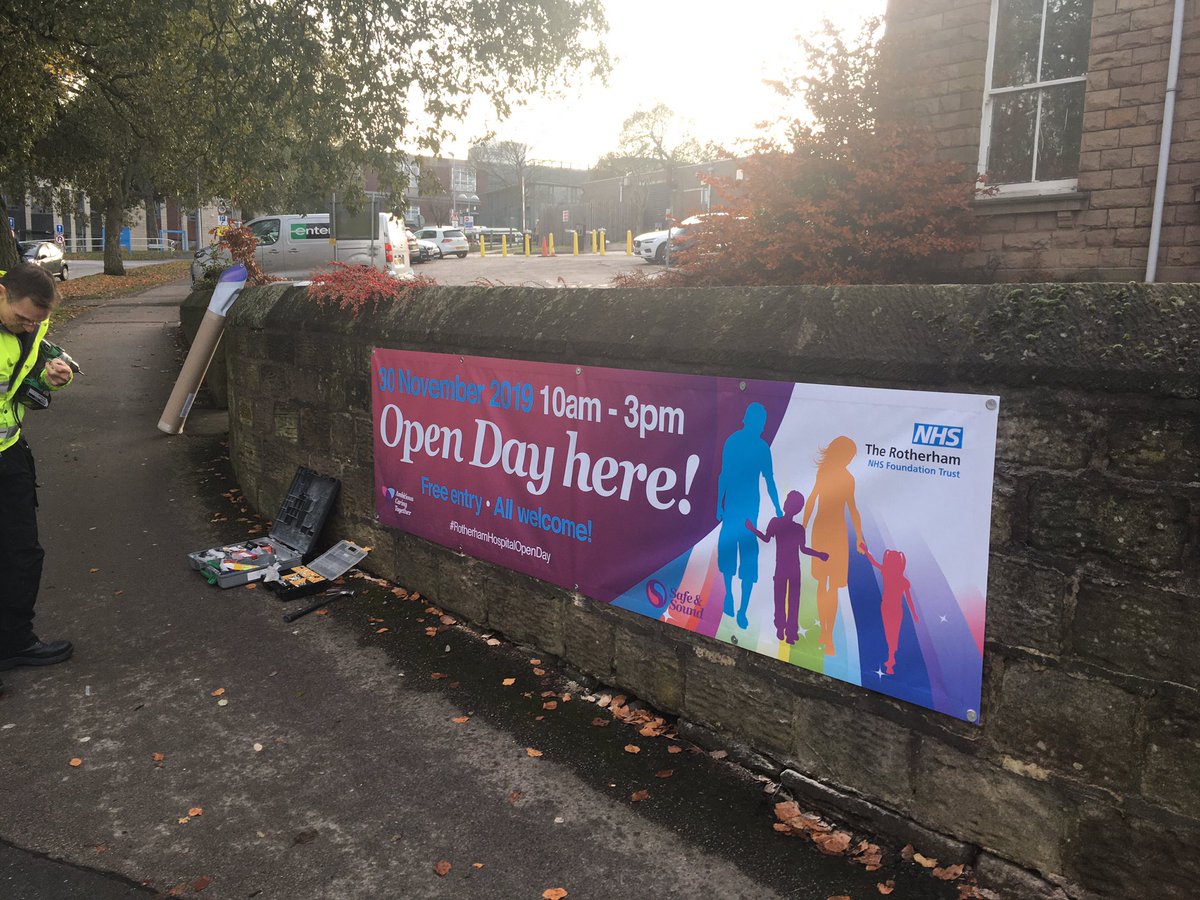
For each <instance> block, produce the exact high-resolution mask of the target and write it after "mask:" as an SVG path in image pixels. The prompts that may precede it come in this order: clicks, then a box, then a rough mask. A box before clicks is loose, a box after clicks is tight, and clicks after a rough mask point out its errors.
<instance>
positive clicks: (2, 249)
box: [0, 194, 21, 271]
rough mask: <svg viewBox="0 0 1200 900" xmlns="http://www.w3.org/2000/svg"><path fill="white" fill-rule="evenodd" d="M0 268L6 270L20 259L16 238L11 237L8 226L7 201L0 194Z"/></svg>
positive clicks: (10, 230)
mask: <svg viewBox="0 0 1200 900" xmlns="http://www.w3.org/2000/svg"><path fill="white" fill-rule="evenodd" d="M0 217H3V218H2V219H0V269H4V270H6V271H7V270H8V269H11V268H12V267H13V266H15V265H16V264H17V263H19V262H20V261H21V253H20V251H19V250H17V239H16V238H15V237H13V233H12V229H11V228H9V227H8V202H7V200H6V198H5V197H4V195H3V194H0Z"/></svg>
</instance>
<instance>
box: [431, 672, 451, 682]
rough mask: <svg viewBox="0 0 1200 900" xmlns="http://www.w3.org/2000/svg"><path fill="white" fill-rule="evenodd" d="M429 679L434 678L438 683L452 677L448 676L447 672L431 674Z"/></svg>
mask: <svg viewBox="0 0 1200 900" xmlns="http://www.w3.org/2000/svg"><path fill="white" fill-rule="evenodd" d="M429 677H430V678H432V679H433V680H434V681H438V680H440V679H442V678H449V677H450V676H449V675H447V674H446V673H445V672H431V673H430V675H429Z"/></svg>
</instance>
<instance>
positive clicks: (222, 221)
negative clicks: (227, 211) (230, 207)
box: [217, 216, 229, 226]
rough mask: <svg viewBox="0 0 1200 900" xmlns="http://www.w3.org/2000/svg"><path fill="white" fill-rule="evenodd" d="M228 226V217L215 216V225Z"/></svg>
mask: <svg viewBox="0 0 1200 900" xmlns="http://www.w3.org/2000/svg"><path fill="white" fill-rule="evenodd" d="M228 224H229V216H217V225H218V226H225V225H228Z"/></svg>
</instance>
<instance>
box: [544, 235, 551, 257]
mask: <svg viewBox="0 0 1200 900" xmlns="http://www.w3.org/2000/svg"><path fill="white" fill-rule="evenodd" d="M549 255H550V254H549V253H547V252H546V238H545V237H544V236H543V237H542V256H549Z"/></svg>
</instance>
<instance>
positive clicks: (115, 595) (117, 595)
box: [113, 591, 125, 597]
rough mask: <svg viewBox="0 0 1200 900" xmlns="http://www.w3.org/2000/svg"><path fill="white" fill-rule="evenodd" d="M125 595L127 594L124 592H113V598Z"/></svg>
mask: <svg viewBox="0 0 1200 900" xmlns="http://www.w3.org/2000/svg"><path fill="white" fill-rule="evenodd" d="M124 593H125V592H124V591H113V596H114V597H120V596H123V595H124Z"/></svg>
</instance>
